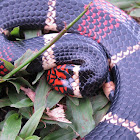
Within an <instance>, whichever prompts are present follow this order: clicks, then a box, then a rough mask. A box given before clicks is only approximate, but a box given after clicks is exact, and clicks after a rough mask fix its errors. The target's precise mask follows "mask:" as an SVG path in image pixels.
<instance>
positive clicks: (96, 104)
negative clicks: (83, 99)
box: [90, 92, 109, 114]
mask: <svg viewBox="0 0 140 140" xmlns="http://www.w3.org/2000/svg"><path fill="white" fill-rule="evenodd" d="M90 100H91V103H92V108H93V113H94V114H95V113H96V112H97V111H99V110H101V109H103V108H104V107H105V106H106V105H107V104H108V102H109V101H108V99H107V98H106V96H105V95H104V94H103V93H102V94H101V92H100V94H99V95H96V96H94V97H92V98H90Z"/></svg>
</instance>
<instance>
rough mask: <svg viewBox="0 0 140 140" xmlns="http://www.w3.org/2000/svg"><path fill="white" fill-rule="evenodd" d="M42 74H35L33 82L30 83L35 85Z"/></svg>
mask: <svg viewBox="0 0 140 140" xmlns="http://www.w3.org/2000/svg"><path fill="white" fill-rule="evenodd" d="M43 74H44V71H41V72H39V73H38V74H37V76H36V78H35V80H34V81H33V82H32V84H33V85H34V84H36V83H37V81H38V80H39V79H40V78H41V76H42V75H43Z"/></svg>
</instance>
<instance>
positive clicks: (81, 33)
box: [0, 0, 140, 140]
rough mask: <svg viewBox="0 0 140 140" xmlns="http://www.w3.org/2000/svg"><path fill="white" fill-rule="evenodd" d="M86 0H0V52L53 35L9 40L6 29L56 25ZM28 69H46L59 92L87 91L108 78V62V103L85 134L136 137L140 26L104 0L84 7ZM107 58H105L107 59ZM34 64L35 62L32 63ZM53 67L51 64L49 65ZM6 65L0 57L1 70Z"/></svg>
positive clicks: (11, 52)
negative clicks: (111, 80)
mask: <svg viewBox="0 0 140 140" xmlns="http://www.w3.org/2000/svg"><path fill="white" fill-rule="evenodd" d="M89 2H90V0H80V1H79V0H41V1H40V0H34V1H31V0H24V1H23V0H16V1H15V0H3V1H1V2H0V12H1V14H0V28H1V34H0V57H1V58H3V59H5V60H8V61H10V62H13V61H15V60H16V59H18V58H19V57H20V56H21V55H22V54H23V53H24V52H25V51H26V50H27V49H28V48H30V49H32V50H36V49H40V48H41V47H43V46H44V44H46V43H47V42H48V41H49V40H50V39H51V38H53V37H54V36H55V35H44V36H43V37H37V38H34V39H29V40H26V41H21V42H12V41H8V40H7V39H6V37H5V35H4V33H5V32H6V30H11V29H12V28H13V27H16V26H21V27H22V28H25V29H30V28H33V29H36V28H41V29H46V30H53V31H60V30H61V29H63V27H64V21H65V22H66V23H67V24H68V23H70V22H71V21H72V20H73V19H75V18H76V17H77V16H78V15H79V14H80V13H81V12H82V11H83V10H84V8H85V7H86V6H87V5H88V3H89ZM68 32H69V33H70V34H65V35H64V36H63V37H62V38H61V39H60V40H59V41H58V42H56V43H55V44H54V45H53V46H52V47H51V48H49V49H48V50H47V51H46V52H45V53H44V54H43V55H42V56H41V57H40V58H38V60H36V61H34V62H32V63H31V64H30V65H29V67H28V68H27V71H29V72H32V71H33V72H38V71H40V70H42V69H45V70H48V69H50V70H48V71H47V81H48V82H49V83H50V84H51V85H52V86H53V87H54V88H55V89H56V90H57V91H59V92H62V93H65V94H69V95H71V96H78V97H82V96H91V95H94V94H95V93H96V91H97V90H98V88H99V87H101V86H102V84H103V83H104V82H105V81H106V78H107V75H108V69H109V67H110V68H111V71H112V73H113V77H114V83H115V92H114V94H113V95H112V99H111V101H112V105H111V107H110V109H109V111H108V113H107V115H106V116H104V118H103V120H102V121H101V122H100V123H99V125H98V126H97V127H96V128H95V129H94V130H92V131H91V132H90V133H89V134H88V135H87V136H85V138H83V139H86V140H96V139H97V140H117V139H119V140H137V139H140V111H139V110H140V109H139V108H140V27H139V25H138V24H137V23H136V22H135V21H134V20H133V19H131V18H130V17H129V16H127V15H126V14H125V13H124V12H122V11H121V10H119V9H118V8H116V7H115V6H113V5H111V4H110V3H108V2H105V1H104V0H94V1H93V3H92V4H91V7H90V9H89V10H88V12H87V13H86V14H85V15H84V16H83V17H82V18H81V19H80V20H79V21H78V22H77V23H76V24H75V25H74V26H73V27H72V28H71V29H70V30H69V31H68ZM108 62H109V63H108ZM36 65H37V66H38V67H36ZM51 68H52V69H51ZM6 73H8V70H7V69H6V68H5V67H4V65H3V62H0V74H1V75H5V74H6Z"/></svg>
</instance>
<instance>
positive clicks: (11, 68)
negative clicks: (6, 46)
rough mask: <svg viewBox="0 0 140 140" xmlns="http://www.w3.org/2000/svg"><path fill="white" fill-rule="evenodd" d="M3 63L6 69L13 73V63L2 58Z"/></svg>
mask: <svg viewBox="0 0 140 140" xmlns="http://www.w3.org/2000/svg"><path fill="white" fill-rule="evenodd" d="M0 60H1V61H3V62H4V66H5V67H6V69H8V70H9V71H12V70H13V69H14V68H15V67H14V65H13V64H12V63H11V62H8V61H6V60H4V59H2V58H0Z"/></svg>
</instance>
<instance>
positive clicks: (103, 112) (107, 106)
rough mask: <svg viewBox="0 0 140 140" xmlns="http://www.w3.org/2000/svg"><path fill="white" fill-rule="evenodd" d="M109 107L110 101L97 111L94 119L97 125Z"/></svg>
mask: <svg viewBox="0 0 140 140" xmlns="http://www.w3.org/2000/svg"><path fill="white" fill-rule="evenodd" d="M109 107H110V104H109V103H108V104H107V105H106V106H105V107H104V108H103V109H101V110H99V111H97V112H96V113H95V114H94V120H95V123H96V125H97V124H98V123H99V122H100V121H101V119H102V118H103V116H104V115H105V114H106V113H107V111H108V109H109Z"/></svg>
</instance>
